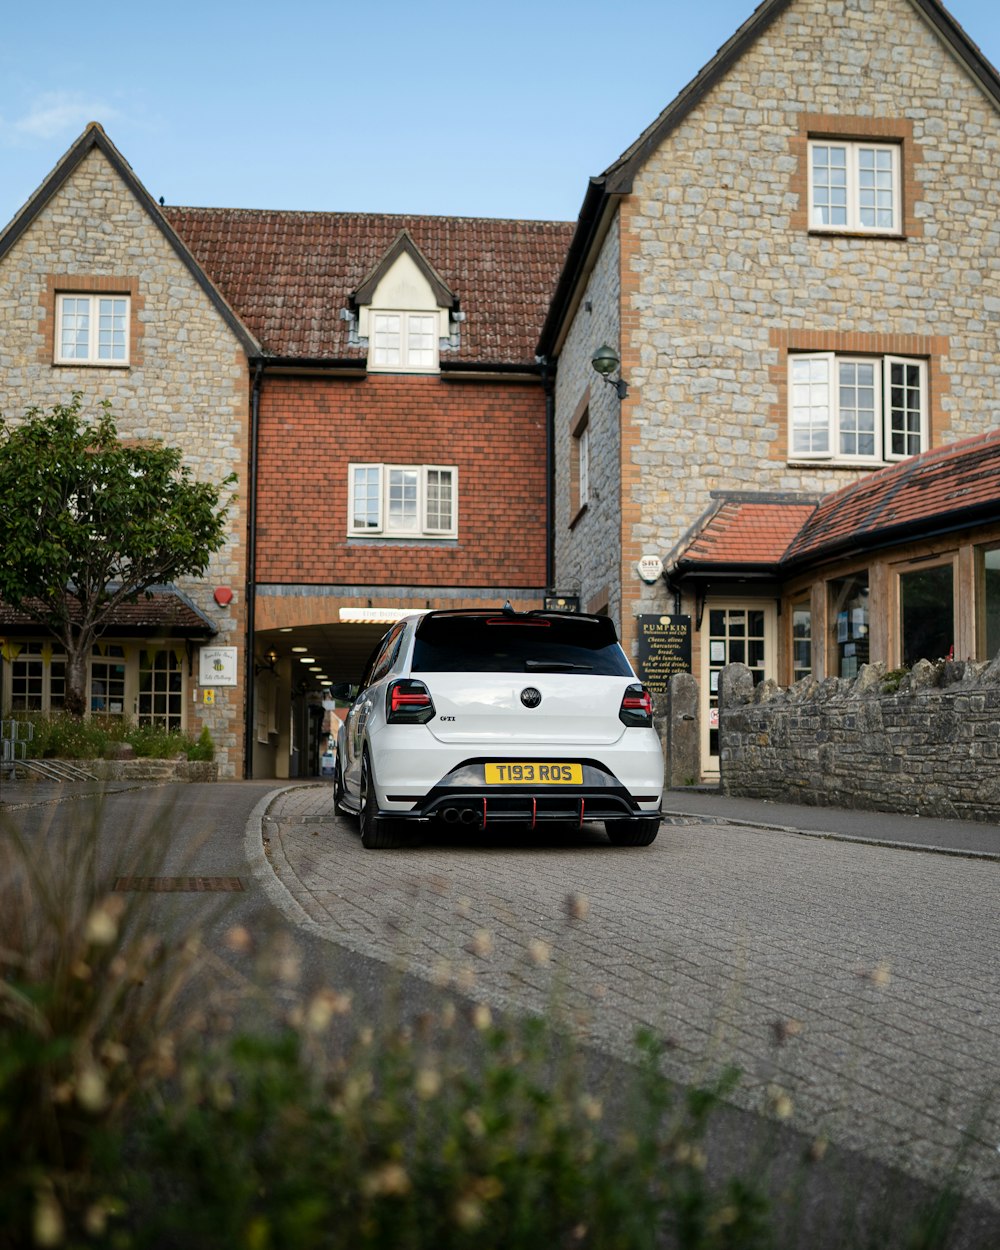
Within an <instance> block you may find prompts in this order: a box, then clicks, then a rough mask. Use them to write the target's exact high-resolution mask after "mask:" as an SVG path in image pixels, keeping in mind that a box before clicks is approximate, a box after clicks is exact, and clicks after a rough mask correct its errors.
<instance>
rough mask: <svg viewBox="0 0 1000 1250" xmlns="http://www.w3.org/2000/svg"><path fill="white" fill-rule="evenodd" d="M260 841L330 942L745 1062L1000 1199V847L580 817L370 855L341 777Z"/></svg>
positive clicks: (623, 1035) (851, 1140) (281, 810)
mask: <svg viewBox="0 0 1000 1250" xmlns="http://www.w3.org/2000/svg"><path fill="white" fill-rule="evenodd" d="M261 818H262V819H261ZM262 834H263V838H264V844H265V847H266V850H267V858H268V859H269V861H270V864H269V865H268V864H267V863H266V862H265V861H264V860H263V859H262V857H261V855H260V846H261V841H260V839H261V836H262ZM247 841H248V851H249V853H250V854H251V857H253V856H254V855H256V857H257V862H258V875H259V877H260V879H261V881H262V882H263V884H264V885H265V888H267V890H268V892H269V894H270V895H271V897H272V899H273V900H274V901H275V902H276V903H278V905H279V906H280V907H281V908H282V909H283V910H284V911H285V913H286V915H288V916H289V917H290V918H291V919H293V920H295V921H296V922H297V923H298V924H300V925H302V926H303V927H305V928H307V929H309V930H311V931H312V932H314V933H317V934H319V935H322V936H325V937H327V938H329V939H331V940H333V941H335V942H337V943H339V944H341V945H344V946H347V947H348V948H350V949H353V950H355V951H358V952H360V953H362V954H364V955H367V956H372V957H375V958H377V959H380V960H383V961H385V962H388V963H395V964H398V965H399V966H400V967H402V968H403V969H405V970H406V971H407V972H409V973H412V974H415V975H417V976H420V977H424V978H427V979H433V980H436V981H438V982H441V983H447V982H451V983H454V984H456V985H457V986H458V987H459V988H461V989H462V990H464V991H466V992H469V993H471V994H472V995H474V996H476V997H479V998H482V999H483V1000H485V1001H488V1002H492V1003H494V1004H496V1005H498V1006H513V1007H516V1008H519V1009H529V1010H540V1009H543V1008H544V1007H545V1006H546V1005H548V1004H549V1003H551V1002H552V1000H553V998H555V999H557V1000H558V1001H559V1002H560V1003H561V1004H562V1005H564V1006H565V1007H566V1008H567V1009H568V1010H569V1011H570V1012H572V1013H573V1015H574V1018H575V1019H576V1021H577V1023H578V1026H579V1028H580V1029H581V1031H582V1033H583V1035H584V1036H585V1037H586V1038H587V1039H588V1040H590V1041H591V1042H593V1043H594V1044H595V1045H596V1046H598V1047H600V1048H603V1049H606V1050H607V1051H608V1052H609V1053H612V1054H615V1055H618V1056H626V1057H627V1056H628V1055H629V1054H630V1048H631V1039H632V1037H633V1036H634V1033H635V1030H636V1029H637V1028H638V1027H639V1026H642V1025H652V1026H654V1027H655V1028H657V1029H658V1030H660V1031H661V1033H662V1034H663V1035H664V1036H665V1037H666V1038H668V1039H669V1042H670V1051H669V1054H668V1060H667V1062H668V1069H669V1071H670V1074H671V1075H673V1076H675V1077H676V1078H678V1079H680V1080H684V1081H691V1080H694V1079H697V1078H698V1077H699V1076H704V1075H706V1074H710V1073H712V1072H714V1071H716V1070H718V1069H719V1068H720V1067H721V1066H722V1065H725V1064H728V1063H734V1064H736V1065H737V1066H738V1067H739V1068H740V1069H741V1070H742V1072H743V1079H742V1082H741V1085H740V1088H739V1091H738V1095H737V1101H738V1102H739V1103H740V1104H741V1105H742V1106H744V1107H746V1108H749V1109H753V1110H765V1111H768V1112H770V1113H772V1114H777V1115H779V1116H787V1117H789V1119H790V1123H791V1124H792V1125H793V1126H795V1127H797V1128H799V1129H801V1130H802V1131H803V1132H805V1133H807V1134H810V1135H816V1136H817V1137H826V1138H827V1139H829V1140H831V1141H833V1142H836V1143H838V1144H841V1145H843V1146H846V1147H850V1148H854V1149H858V1150H861V1151H863V1152H866V1153H874V1154H876V1155H877V1156H878V1157H879V1158H880V1159H882V1160H883V1161H885V1162H887V1163H892V1164H895V1165H897V1166H900V1167H902V1168H903V1169H904V1170H907V1171H910V1172H911V1173H913V1174H915V1175H917V1176H920V1177H924V1178H929V1179H933V1178H934V1176H935V1173H936V1170H937V1169H938V1168H940V1167H941V1166H943V1165H945V1164H947V1163H948V1162H950V1161H954V1159H955V1157H956V1153H957V1152H960V1153H961V1155H962V1166H963V1170H966V1171H967V1182H966V1186H967V1188H968V1190H969V1192H970V1193H974V1194H975V1195H976V1196H978V1197H979V1198H981V1199H985V1200H986V1201H987V1202H989V1203H990V1204H992V1205H993V1206H1000V1107H998V1105H997V1098H998V1095H1000V992H998V989H1000V975H998V974H1000V956H998V939H1000V925H998V919H997V918H998V904H997V899H998V886H1000V864H998V863H997V862H995V861H976V860H967V859H962V858H955V857H946V856H941V855H935V854H927V853H922V852H914V851H906V850H899V849H893V848H889V847H883V846H878V845H859V844H855V843H848V842H837V841H823V840H817V839H815V838H803V837H797V836H796V835H795V834H794V833H789V832H782V831H774V830H771V831H766V830H762V829H755V828H752V827H744V826H737V825H731V824H727V823H725V821H723V820H713V819H707V818H698V817H690V818H689V817H680V818H676V819H675V820H674V821H673V822H672V823H668V824H665V825H664V826H663V828H662V829H661V832H660V835H659V838H658V840H657V841H656V843H655V844H654V845H653V846H652V847H650V848H649V849H646V850H642V849H635V850H632V849H615V848H612V847H610V846H609V845H608V844H607V843H606V841H605V840H604V839H603V837H602V836H601V835H599V834H597V833H593V834H590V833H583V834H580V833H578V832H576V831H567V832H564V833H563V832H560V833H557V834H546V835H545V836H544V837H543V838H541V839H539V838H538V837H537V836H534V835H526V834H525V835H514V834H504V835H502V836H498V837H496V838H492V839H489V840H486V841H484V840H482V835H479V836H478V838H477V835H474V834H464V835H459V836H456V837H455V838H454V839H453V840H452V841H450V842H448V843H447V844H446V843H444V842H443V841H440V840H439V841H436V842H430V843H428V844H426V845H424V846H423V847H421V848H420V849H417V850H408V851H396V852H371V851H364V850H363V849H362V847H361V845H360V842H359V840H358V837H357V833H356V830H355V828H354V826H353V824H352V823H351V822H350V821H347V820H345V819H343V818H335V817H334V816H333V814H332V811H331V809H330V788H329V786H299V787H296V788H294V789H290V790H287V791H285V792H284V793H283V794H281V795H280V796H279V797H278V798H277V799H275V800H274V801H272V802H271V803H270V806H269V807H268V808H267V811H266V813H265V812H264V810H263V805H262V809H261V811H260V812H259V813H258V819H257V821H251V824H250V826H248V831H247ZM991 1099H992V1102H991Z"/></svg>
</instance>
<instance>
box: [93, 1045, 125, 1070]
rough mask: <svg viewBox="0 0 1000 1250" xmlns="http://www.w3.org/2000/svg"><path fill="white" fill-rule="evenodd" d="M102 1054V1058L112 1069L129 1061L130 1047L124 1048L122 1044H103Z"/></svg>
mask: <svg viewBox="0 0 1000 1250" xmlns="http://www.w3.org/2000/svg"><path fill="white" fill-rule="evenodd" d="M100 1053H101V1058H102V1059H103V1060H104V1061H105V1063H107V1064H108V1065H109V1066H110V1067H112V1068H115V1067H117V1066H118V1065H119V1064H120V1063H125V1061H126V1060H127V1059H128V1047H127V1046H123V1045H122V1043H121V1042H111V1041H108V1042H102V1043H101V1052H100Z"/></svg>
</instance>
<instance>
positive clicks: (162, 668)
mask: <svg viewBox="0 0 1000 1250" xmlns="http://www.w3.org/2000/svg"><path fill="white" fill-rule="evenodd" d="M183 684H184V676H183V672H182V670H181V666H180V663H179V662H178V660H177V656H176V655H175V654H174V653H173V651H167V650H163V651H140V652H139V724H140V725H156V726H158V727H159V728H161V729H173V730H180V729H181V728H182V727H183V726H182V719H183V713H184V707H183V701H184V693H183Z"/></svg>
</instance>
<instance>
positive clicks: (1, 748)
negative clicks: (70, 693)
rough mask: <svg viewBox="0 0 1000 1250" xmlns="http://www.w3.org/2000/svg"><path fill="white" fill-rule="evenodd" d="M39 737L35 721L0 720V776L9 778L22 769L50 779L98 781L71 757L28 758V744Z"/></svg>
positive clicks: (12, 777)
mask: <svg viewBox="0 0 1000 1250" xmlns="http://www.w3.org/2000/svg"><path fill="white" fill-rule="evenodd" d="M34 736H35V726H34V725H33V724H32V723H31V721H25V720H0V777H3V778H4V780H6V781H13V780H15V779H16V778H17V775H18V770H21V771H22V772H24V773H37V774H38V775H39V776H40V777H46V778H47V779H48V780H49V781H96V780H97V778H96V777H95V776H94V774H93V773H89V772H87V770H86V769H85V768H80V767H79V765H77V764H71V763H70V761H69V760H38V759H28V743H29V742H31V740H32V739H33V738H34Z"/></svg>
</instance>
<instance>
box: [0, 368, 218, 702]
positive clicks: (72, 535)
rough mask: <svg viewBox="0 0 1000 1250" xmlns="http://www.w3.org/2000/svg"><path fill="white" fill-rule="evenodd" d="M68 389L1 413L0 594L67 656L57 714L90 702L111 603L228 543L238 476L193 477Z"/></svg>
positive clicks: (199, 562) (197, 565) (174, 452)
mask: <svg viewBox="0 0 1000 1250" xmlns="http://www.w3.org/2000/svg"><path fill="white" fill-rule="evenodd" d="M82 403H83V397H82V395H81V394H80V393H79V392H77V393H75V394H74V395H73V397H72V400H71V402H70V403H69V404H56V405H55V406H54V407H53V408H52V409H51V410H50V411H43V410H42V409H40V408H29V409H28V410H27V411H26V412H25V415H24V419H23V420H22V421H18V422H16V423H14V422H8V421H7V420H5V419H4V417H3V416H2V415H0V543H2V547H3V550H2V556H0V599H3V600H4V601H5V602H6V603H7V604H9V605H10V606H12V607H14V608H17V609H19V610H20V611H22V612H24V613H26V614H27V615H29V616H30V617H32V619H33V620H35V621H37V622H38V624H39V625H40V626H41V627H42V628H43V629H45V630H46V631H47V632H49V633H50V634H52V635H53V636H54V637H55V638H57V639H58V640H59V642H60V643H62V646H63V648H64V649H65V652H66V710H67V711H68V712H71V713H73V714H74V715H77V716H80V715H82V714H83V712H84V709H85V708H86V705H87V690H86V684H87V658H88V656H89V655H90V653H91V651H92V649H93V646H94V643H95V642H96V640H97V639H98V638H99V637H100V636H101V634H102V633H104V631H105V630H106V628H107V626H108V625H109V623H110V621H111V619H112V617H113V614H114V612H115V610H116V609H117V608H118V607H119V606H120V605H121V604H123V603H126V602H134V601H135V600H136V599H137V598H138V597H139V596H140V595H142V594H148V592H149V588H150V587H151V586H155V585H157V584H163V583H168V582H171V581H173V580H174V579H176V578H178V577H181V576H184V575H189V574H193V575H196V576H197V575H199V574H201V573H204V571H205V569H206V568H207V567H208V562H209V559H210V557H211V555H212V553H213V552H214V551H218V550H219V548H220V547H221V546H222V545H223V543H224V542H225V537H226V518H227V516H228V501H227V504H226V505H225V506H224V505H223V504H222V502H221V501H222V496H223V494H224V493H225V492H227V491H228V490H229V488H230V487H231V486H232V485H233V484H234V483H235V481H236V476H235V474H231V475H230V476H229V477H227V478H226V479H225V480H224V481H222V482H220V483H209V482H198V481H195V480H194V479H193V478H192V475H191V470H190V468H188V467H187V466H186V465H182V464H181V452H180V450H179V449H177V448H174V447H168V446H166V445H165V444H163V443H159V442H145V441H142V442H129V441H123V440H122V439H121V438H119V436H118V429H117V426H116V424H115V421H114V418H113V417H112V413H111V404H110V403H109V402H108V401H107V400H105V401H103V402H102V403H101V404H100V409H101V411H100V415H99V416H97V417H96V419H95V420H93V421H88V420H87V418H86V417H85V416H84V415H83V413H82Z"/></svg>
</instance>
